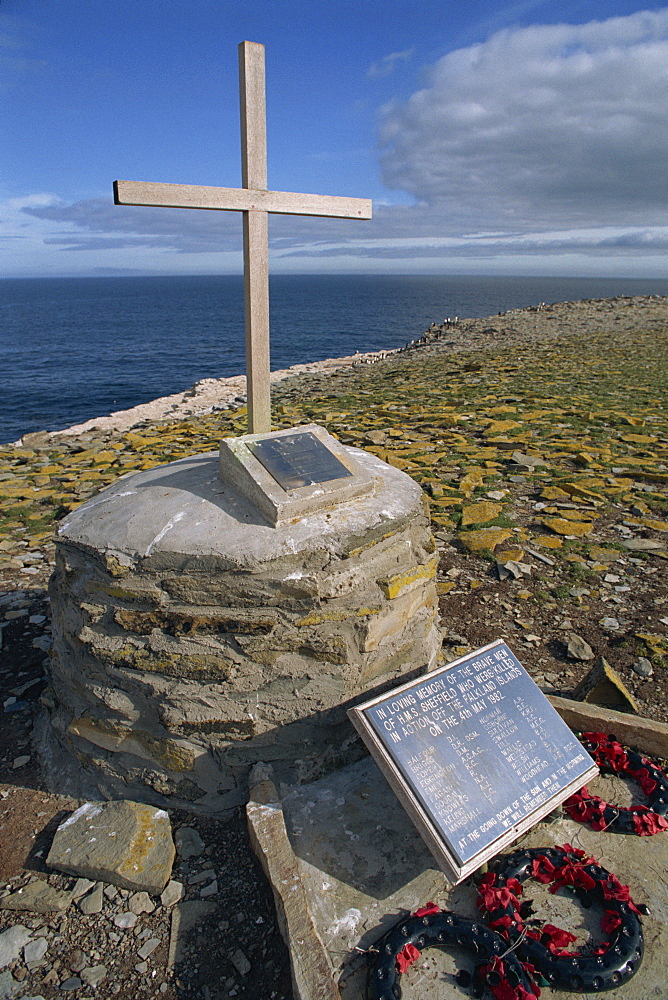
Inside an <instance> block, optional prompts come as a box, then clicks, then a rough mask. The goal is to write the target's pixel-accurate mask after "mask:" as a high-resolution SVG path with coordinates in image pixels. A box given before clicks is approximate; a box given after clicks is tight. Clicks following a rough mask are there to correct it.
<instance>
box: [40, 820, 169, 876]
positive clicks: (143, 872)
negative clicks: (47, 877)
mask: <svg viewBox="0 0 668 1000" xmlns="http://www.w3.org/2000/svg"><path fill="white" fill-rule="evenodd" d="M174 854H175V849H174V841H173V840H172V827H171V823H170V821H169V816H168V815H167V813H166V812H165V811H164V809H156V808H155V806H147V805H144V804H143V803H141V802H128V801H123V800H120V801H116V802H86V803H84V805H82V806H80V808H79V809H77V810H76V812H73V813H72V815H71V816H68V818H67V819H66V820H63V822H62V823H61V824H60V826H59V827H58V829H57V830H56V834H55V837H54V838H53V843H52V845H51V850H50V851H49V855H48V857H47V859H46V863H47V865H48V866H49V867H51V868H57V869H58V870H59V871H64V872H69V873H70V874H71V875H80V876H83V877H84V878H90V879H95V880H96V881H98V880H99V881H101V882H110V883H111V884H112V885H117V886H120V887H121V888H123V889H138V890H145V891H146V892H150V893H156V894H157V893H161V892H162V890H163V889H164V888H165V886H166V885H167V882H168V881H169V876H170V874H171V871H172V864H173V862H174Z"/></svg>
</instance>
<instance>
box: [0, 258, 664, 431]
mask: <svg viewBox="0 0 668 1000" xmlns="http://www.w3.org/2000/svg"><path fill="white" fill-rule="evenodd" d="M649 294H656V295H668V280H665V281H664V280H659V279H646V280H645V279H640V278H533V277H532V278H522V277H473V276H471V277H466V276H437V275H433V276H416V275H411V276H402V275H396V276H394V275H387V276H385V275H384V276H377V275H277V276H274V277H272V278H271V285H270V300H271V367H272V370H275V369H278V368H288V367H290V365H294V364H299V363H303V362H308V361H320V360H322V359H324V358H332V357H343V356H345V355H349V354H354V353H355V351H381V350H389V349H391V348H395V347H401V346H402V345H403V344H405V343H406V342H408V341H410V340H413V339H415V338H416V337H419V336H421V334H422V333H424V331H425V330H426V329H427V328H428V327H429V325H430V323H432V322H437V323H440V322H442V321H443V319H445V317H446V316H450V317H454V316H460V317H478V316H488V315H492V314H494V313H497V312H501V311H505V310H507V309H514V308H521V307H524V306H529V305H537V304H538V303H540V302H559V301H564V300H573V299H581V298H605V297H608V296H613V295H649ZM244 370H245V356H244V320H243V279H242V278H241V276H188V277H149V278H145V277H105V278H23V279H18V278H17V279H4V280H1V281H0V442H7V441H14V440H16V439H18V438H19V437H20V436H21V435H22V434H25V433H27V432H29V431H37V430H58V429H61V428H64V427H69V426H71V425H72V424H75V423H81V422H82V421H84V420H88V419H89V418H91V417H97V416H102V415H104V414H107V413H110V412H111V411H112V410H123V409H127V408H128V407H131V406H135V405H137V404H138V403H145V402H149V401H150V400H152V399H156V398H158V397H159V396H168V395H171V394H172V393H176V392H181V391H183V390H184V389H189V388H190V387H191V386H192V385H193V384H194V383H195V382H197V381H198V380H199V379H202V378H222V377H225V376H230V375H238V374H242V373H243V372H244Z"/></svg>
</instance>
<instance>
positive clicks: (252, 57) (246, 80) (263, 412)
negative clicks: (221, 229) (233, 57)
mask: <svg viewBox="0 0 668 1000" xmlns="http://www.w3.org/2000/svg"><path fill="white" fill-rule="evenodd" d="M264 79H265V77H264V45H259V44H258V43H257V42H241V44H240V45H239V95H240V103H241V181H242V186H243V187H244V188H248V189H251V190H255V191H266V190H267V125H266V111H265V103H266V98H265V83H264ZM242 215H243V233H244V306H245V320H246V382H247V390H246V391H247V396H248V429H249V431H250V433H251V434H260V433H262V434H264V433H267V432H269V431H271V401H270V355H269V226H268V219H269V217H268V214H267V212H263V211H261V210H259V211H258V210H255V211H246V212H243V213H242Z"/></svg>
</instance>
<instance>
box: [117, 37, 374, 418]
mask: <svg viewBox="0 0 668 1000" xmlns="http://www.w3.org/2000/svg"><path fill="white" fill-rule="evenodd" d="M239 91H240V100H241V172H242V184H243V187H242V188H224V187H202V186H196V185H191V184H154V183H151V182H145V181H114V203H115V204H116V205H145V206H152V207H164V208H207V209H217V210H219V211H224V212H242V214H243V230H244V307H245V317H246V374H247V393H248V429H249V431H250V432H251V433H267V432H269V431H270V430H271V402H270V389H269V385H270V383H269V371H270V368H269V266H268V258H269V236H268V219H267V216H268V214H269V213H270V212H271V213H277V214H283V215H318V216H326V217H329V218H339V219H370V218H371V201H370V200H368V199H366V198H337V197H330V196H328V195H318V194H295V193H292V192H288V191H268V190H267V135H266V110H265V85H264V45H259V44H257V43H256V42H241V44H240V45H239Z"/></svg>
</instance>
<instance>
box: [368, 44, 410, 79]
mask: <svg viewBox="0 0 668 1000" xmlns="http://www.w3.org/2000/svg"><path fill="white" fill-rule="evenodd" d="M414 52H415V46H413V48H411V49H405V50H404V51H403V52H390V53H389V55H386V56H383V58H382V59H378V60H377V61H376V62H373V63H371V65H370V66H369V68H368V70H367V71H366V75H367V76H368V77H369V79H374V78H376V77H379V76H390V74H391V73H393V72H394V70H395V68H396V66H397V63H401V62H407V61H408V60H409V59H411V58H412V56H413V54H414Z"/></svg>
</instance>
